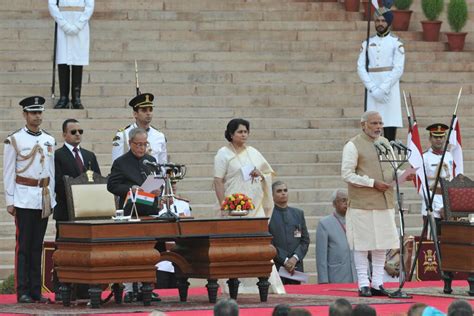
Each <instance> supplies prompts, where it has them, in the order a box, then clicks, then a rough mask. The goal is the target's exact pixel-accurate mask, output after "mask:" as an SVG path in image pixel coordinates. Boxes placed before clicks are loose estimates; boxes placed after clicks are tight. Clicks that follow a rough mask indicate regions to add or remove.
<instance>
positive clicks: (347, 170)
mask: <svg viewBox="0 0 474 316" xmlns="http://www.w3.org/2000/svg"><path fill="white" fill-rule="evenodd" d="M358 156H359V153H358V151H357V148H356V146H355V145H354V143H352V142H347V144H346V145H345V146H344V149H343V150H342V164H341V175H342V179H343V180H344V181H345V182H347V183H350V184H352V185H354V186H357V187H373V186H374V182H375V181H374V179H371V178H369V177H368V176H366V175H364V176H361V175H358V174H357V173H356V172H355V169H356V167H357V160H358Z"/></svg>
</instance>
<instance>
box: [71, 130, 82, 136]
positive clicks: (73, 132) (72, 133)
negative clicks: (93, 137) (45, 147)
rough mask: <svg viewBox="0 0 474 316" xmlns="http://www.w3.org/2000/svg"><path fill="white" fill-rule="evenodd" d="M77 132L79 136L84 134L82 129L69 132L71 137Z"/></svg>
mask: <svg viewBox="0 0 474 316" xmlns="http://www.w3.org/2000/svg"><path fill="white" fill-rule="evenodd" d="M77 132H79V134H81V135H82V134H84V130H83V129H72V130H71V135H76V133H77Z"/></svg>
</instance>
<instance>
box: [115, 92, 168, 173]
mask: <svg viewBox="0 0 474 316" xmlns="http://www.w3.org/2000/svg"><path fill="white" fill-rule="evenodd" d="M153 98H154V97H153V95H152V94H151V93H144V94H140V95H138V96H136V97H135V98H133V99H132V100H131V101H130V103H129V105H130V106H131V107H132V108H133V110H134V111H137V110H138V108H140V107H153ZM137 127H139V126H138V125H137V123H133V124H130V125H128V126H126V127H125V128H121V129H119V130H118V131H117V134H116V135H115V137H114V139H113V142H112V162H114V161H115V159H117V158H118V157H120V156H122V155H123V154H125V153H126V152H128V150H129V146H128V133H129V132H130V131H131V130H132V129H134V128H137ZM146 131H147V133H148V143H149V144H150V145H149V148H148V152H147V153H148V154H149V155H151V156H153V157H155V159H156V161H157V162H158V163H160V164H163V163H166V162H167V161H168V153H167V151H166V138H165V135H164V134H163V133H161V132H160V131H158V130H157V129H156V128H154V127H153V126H150V127H149V128H148V129H147V130H146Z"/></svg>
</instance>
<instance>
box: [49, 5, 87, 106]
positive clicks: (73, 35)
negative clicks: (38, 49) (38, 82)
mask: <svg viewBox="0 0 474 316" xmlns="http://www.w3.org/2000/svg"><path fill="white" fill-rule="evenodd" d="M48 9H49V12H50V14H51V16H52V17H53V18H54V20H55V22H56V23H57V25H58V32H57V39H56V40H57V48H56V63H57V64H58V77H59V90H60V98H59V101H58V103H57V104H56V106H55V108H56V109H62V108H66V107H67V106H68V104H69V90H71V96H72V106H73V108H74V109H83V108H84V107H83V105H82V102H81V100H80V96H81V87H82V67H83V66H84V65H88V64H89V42H90V40H89V19H90V18H91V16H92V14H93V12H94V0H48ZM70 66H72V67H70ZM71 68H72V69H71ZM71 70H72V89H70V77H71V76H70V73H71Z"/></svg>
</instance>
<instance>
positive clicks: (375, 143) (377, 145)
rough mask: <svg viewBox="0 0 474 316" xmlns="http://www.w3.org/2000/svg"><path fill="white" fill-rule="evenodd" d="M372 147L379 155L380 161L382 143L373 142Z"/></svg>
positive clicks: (382, 153) (382, 149) (382, 148)
mask: <svg viewBox="0 0 474 316" xmlns="http://www.w3.org/2000/svg"><path fill="white" fill-rule="evenodd" d="M374 147H375V149H376V150H377V153H378V155H379V160H382V159H383V155H384V147H382V143H381V142H380V141H375V142H374Z"/></svg>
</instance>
